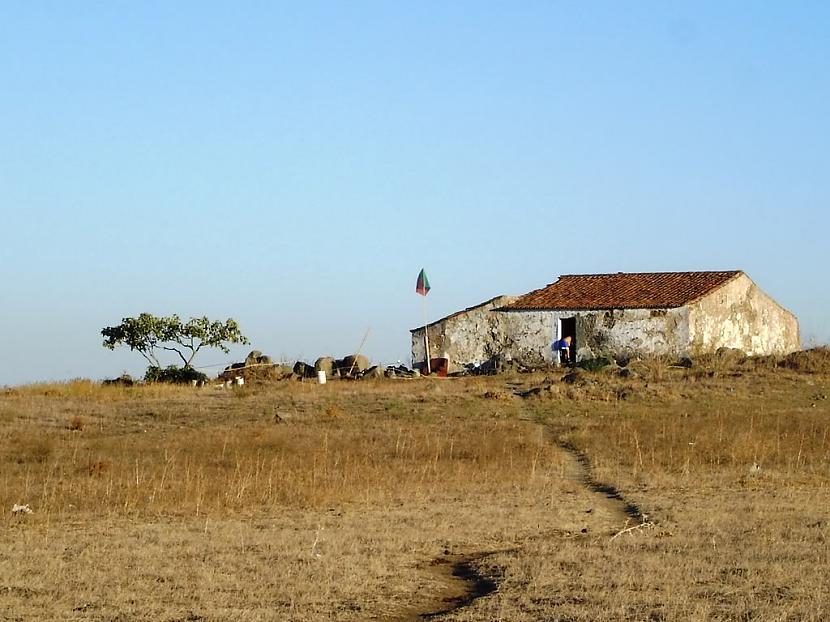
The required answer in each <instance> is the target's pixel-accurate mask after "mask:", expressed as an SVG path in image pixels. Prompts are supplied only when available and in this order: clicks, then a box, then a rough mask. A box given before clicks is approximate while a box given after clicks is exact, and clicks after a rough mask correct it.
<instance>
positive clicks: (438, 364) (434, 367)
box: [417, 358, 450, 378]
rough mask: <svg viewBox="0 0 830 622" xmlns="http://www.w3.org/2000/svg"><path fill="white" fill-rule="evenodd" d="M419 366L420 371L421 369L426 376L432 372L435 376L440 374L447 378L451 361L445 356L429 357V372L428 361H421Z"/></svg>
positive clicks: (440, 376) (441, 376)
mask: <svg viewBox="0 0 830 622" xmlns="http://www.w3.org/2000/svg"><path fill="white" fill-rule="evenodd" d="M417 367H418V371H420V372H421V374H422V375H424V376H428V375H430V374H432V375H434V376H438V377H439V378H446V377H447V371H448V370H449V367H450V361H449V359H445V358H436V359H429V370H430V371H429V374H428V373H427V364H426V363H419V364H418V365H417Z"/></svg>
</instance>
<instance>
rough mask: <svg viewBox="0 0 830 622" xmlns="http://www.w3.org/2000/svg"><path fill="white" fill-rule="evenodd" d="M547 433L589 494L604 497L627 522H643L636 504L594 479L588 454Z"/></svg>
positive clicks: (642, 515)
mask: <svg viewBox="0 0 830 622" xmlns="http://www.w3.org/2000/svg"><path fill="white" fill-rule="evenodd" d="M548 433H549V434H550V435H551V437H552V438H553V442H555V443H556V445H557V446H558V447H559V448H560V449H562V450H563V451H564V452H565V453H566V454H567V455H568V456H569V457H570V458H571V460H572V461H573V462H574V463H575V464H574V466H573V467H572V469H571V470H572V472H573V473H574V479H576V480H577V481H579V482H580V483H581V484H582V485H584V486H586V487H587V488H588V489H589V490H590V491H591V492H594V493H596V494H598V495H602V496H603V497H605V502H606V504H607V505H609V506H611V507H612V508H613V509H614V510H615V511H616V512H617V513H619V514H620V516H621V518H623V519H627V520H628V521H629V522H630V521H636V522H638V523H642V522H645V519H646V516H645V515H644V514H643V512H642V510H641V509H640V508H639V507H638V506H637V504H635V503H634V502H632V501H630V500H628V499H626V498H625V497H624V496H623V494H622V493H621V492H620V491H619V490H618V489H617V488H616V487H615V486H612V485H611V484H606V483H603V482H600V481H598V480H597V479H595V478H594V474H593V468H592V466H591V459H590V458H589V457H588V454H586V453H585V452H583V451H581V450H579V449H578V448H577V447H575V446H574V445H573V444H572V443H570V442H568V441H563V440H561V439H559V438H557V437H556V436H555V435H554V434H553V432H552V431H551V430H550V428H548Z"/></svg>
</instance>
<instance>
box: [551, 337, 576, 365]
mask: <svg viewBox="0 0 830 622" xmlns="http://www.w3.org/2000/svg"><path fill="white" fill-rule="evenodd" d="M572 343H573V337H571V336H570V335H568V336H567V337H562V339H557V340H556V341H554V342H553V343H552V344H551V346H550V347H551V350H553V351H554V352H558V353H559V363H560V364H562V363H570V362H571V344H572Z"/></svg>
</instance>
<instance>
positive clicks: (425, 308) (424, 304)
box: [421, 296, 432, 376]
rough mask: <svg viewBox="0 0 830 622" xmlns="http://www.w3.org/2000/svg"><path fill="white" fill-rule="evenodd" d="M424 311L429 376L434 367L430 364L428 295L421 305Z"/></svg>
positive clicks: (425, 347)
mask: <svg viewBox="0 0 830 622" xmlns="http://www.w3.org/2000/svg"><path fill="white" fill-rule="evenodd" d="M421 308H422V309H423V311H424V349H425V350H426V353H427V376H429V375H430V374H431V373H432V369H431V368H430V366H429V329H428V326H427V297H426V296H424V302H423V305H422V307H421Z"/></svg>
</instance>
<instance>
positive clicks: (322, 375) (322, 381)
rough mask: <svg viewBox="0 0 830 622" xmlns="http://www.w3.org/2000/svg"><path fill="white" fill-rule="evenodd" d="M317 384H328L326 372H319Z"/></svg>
mask: <svg viewBox="0 0 830 622" xmlns="http://www.w3.org/2000/svg"><path fill="white" fill-rule="evenodd" d="M317 384H326V372H324V371H318V372H317Z"/></svg>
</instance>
